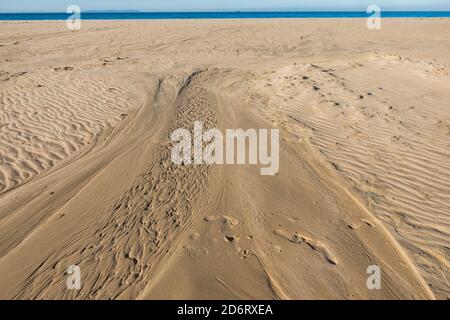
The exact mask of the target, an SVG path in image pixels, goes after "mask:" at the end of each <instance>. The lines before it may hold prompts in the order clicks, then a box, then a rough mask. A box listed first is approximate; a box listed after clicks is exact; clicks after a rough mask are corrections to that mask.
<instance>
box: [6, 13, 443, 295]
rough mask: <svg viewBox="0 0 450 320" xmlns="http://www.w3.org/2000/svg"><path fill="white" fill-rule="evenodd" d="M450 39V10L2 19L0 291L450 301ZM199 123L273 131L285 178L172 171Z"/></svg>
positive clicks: (244, 170) (230, 168) (241, 170)
mask: <svg viewBox="0 0 450 320" xmlns="http://www.w3.org/2000/svg"><path fill="white" fill-rule="evenodd" d="M448 39H450V21H449V20H448V19H426V20H420V19H389V20H383V25H382V29H381V30H378V31H371V30H368V29H367V28H366V22H365V21H364V20H358V19H355V20H352V19H348V20H347V19H342V20H331V19H330V20H314V19H308V20H306V19H301V20H297V19H292V20H276V19H275V20H204V21H202V20H198V21H195V20H190V21H96V22H93V21H83V23H82V29H81V30H80V31H70V30H68V29H66V27H65V23H64V22H59V21H53V22H0V288H1V290H0V298H1V299H435V298H437V299H448V298H449V297H450V285H449V279H450V265H449V254H450V251H449V243H450V241H449V240H450V170H449V168H450V148H449V147H450V144H449V141H450V109H449V108H450V105H449V101H450V90H449V83H450V75H449V72H450V56H449V55H448V53H449V51H448V49H449V47H450V43H449V40H448ZM194 121H203V122H204V123H205V126H207V127H210V128H212V127H215V128H220V129H223V130H224V129H227V128H244V129H247V128H256V129H259V128H268V129H270V128H277V129H279V130H280V153H279V154H280V169H279V172H278V174H276V175H274V176H262V175H260V172H259V167H257V166H252V165H213V166H207V165H195V166H177V165H174V164H173V163H172V162H171V158H170V154H171V153H170V152H171V146H172V143H171V141H170V134H171V132H173V130H175V129H177V128H180V127H187V128H189V127H192V125H193V122H194ZM70 265H78V266H79V267H80V270H81V280H82V284H81V289H80V290H69V289H68V288H67V286H66V279H67V277H68V274H67V272H66V270H67V268H68V267H69V266H70ZM371 265H377V266H379V267H380V269H381V272H382V280H381V281H382V282H381V289H379V290H369V289H368V287H367V278H368V277H369V275H368V274H367V272H366V271H367V268H368V267H369V266H371Z"/></svg>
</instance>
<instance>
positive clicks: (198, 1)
mask: <svg viewBox="0 0 450 320" xmlns="http://www.w3.org/2000/svg"><path fill="white" fill-rule="evenodd" d="M72 4H75V5H78V6H80V8H81V10H82V11H87V10H140V11H236V10H241V11H249V10H251V11H259V10H264V11H277V10H298V11H302V10H310V11H314V10H348V11H353V10H355V11H365V10H366V9H367V7H368V6H369V5H372V4H375V5H378V6H379V7H380V8H381V9H382V10H449V11H450V0H334V1H333V0H127V1H123V0H0V12H65V11H66V8H67V7H68V6H69V5H72Z"/></svg>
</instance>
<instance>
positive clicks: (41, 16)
mask: <svg viewBox="0 0 450 320" xmlns="http://www.w3.org/2000/svg"><path fill="white" fill-rule="evenodd" d="M371 15H372V14H369V13H367V12H365V11H363V12H359V11H309V12H308V11H281V12H265V11H259V12H247V11H242V12H241V11H235V12H134V11H133V12H115V11H114V12H82V13H81V19H86V20H145V19H150V20H157V19H161V20H167V19H276V18H320V19H322V18H325V19H326V18H368V17H370V16H371ZM70 16H71V14H67V13H0V20H66V19H67V18H68V17H70ZM381 17H382V18H450V11H382V12H381Z"/></svg>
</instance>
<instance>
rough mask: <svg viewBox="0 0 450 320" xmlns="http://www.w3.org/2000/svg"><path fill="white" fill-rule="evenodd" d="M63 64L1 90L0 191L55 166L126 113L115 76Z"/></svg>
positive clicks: (123, 95)
mask: <svg viewBox="0 0 450 320" xmlns="http://www.w3.org/2000/svg"><path fill="white" fill-rule="evenodd" d="M72 69H73V68H71V67H70V68H69V67H68V68H66V69H64V68H61V69H57V70H54V71H51V72H47V74H45V73H44V74H38V75H23V76H21V77H20V79H19V80H18V81H17V83H16V85H15V86H14V87H13V88H9V89H7V90H4V91H2V92H0V121H1V124H0V155H1V160H0V193H1V192H6V191H8V190H10V189H12V188H14V187H17V186H18V185H20V184H22V183H24V182H26V181H28V180H30V179H31V178H33V177H35V176H36V175H38V174H40V173H42V172H45V171H46V170H48V169H50V168H52V167H53V166H54V165H55V164H56V163H57V162H58V161H61V160H63V159H65V158H67V157H68V156H69V155H71V154H73V153H74V152H76V151H77V150H79V149H80V148H81V147H83V146H85V145H87V144H90V143H92V142H93V140H95V139H96V137H97V136H98V134H99V133H101V132H102V130H105V129H106V128H108V127H109V128H111V127H113V126H114V125H115V123H117V122H118V121H120V120H123V118H124V117H126V115H127V114H126V112H127V111H128V110H129V109H130V103H129V101H127V99H126V96H127V95H126V92H125V91H124V90H123V89H122V88H121V87H120V86H119V85H118V84H117V83H114V81H105V80H102V79H101V78H99V77H98V76H95V75H92V76H90V75H86V74H85V73H83V71H82V70H78V71H71V70H72Z"/></svg>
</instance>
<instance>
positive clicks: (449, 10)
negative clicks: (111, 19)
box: [0, 8, 450, 14]
mask: <svg viewBox="0 0 450 320" xmlns="http://www.w3.org/2000/svg"><path fill="white" fill-rule="evenodd" d="M83 12H84V13H214V12H220V13H240V12H242V13H257V12H366V10H289V9H284V10H283V9H278V10H265V9H264V10H221V9H218V10H195V11H189V10H179V11H165V10H162V11H159V10H158V11H143V10H136V9H123V10H114V9H109V10H107V9H105V10H103V9H102V10H92V9H90V10H85V11H83V10H81V13H83ZM382 12H450V8H449V9H443V10H440V9H439V10H436V9H430V10H382ZM18 13H59V14H67V12H65V11H8V12H1V11H0V14H18Z"/></svg>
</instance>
